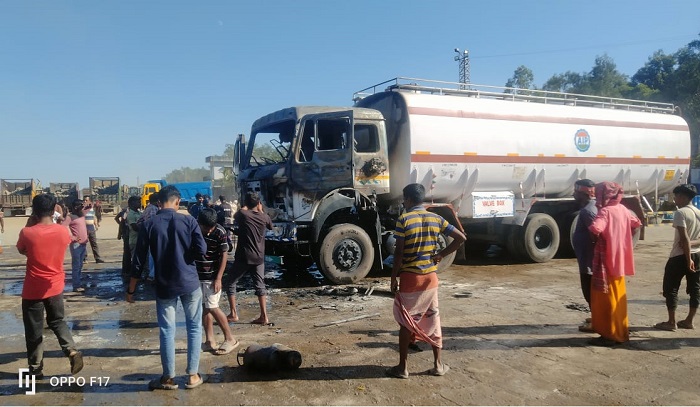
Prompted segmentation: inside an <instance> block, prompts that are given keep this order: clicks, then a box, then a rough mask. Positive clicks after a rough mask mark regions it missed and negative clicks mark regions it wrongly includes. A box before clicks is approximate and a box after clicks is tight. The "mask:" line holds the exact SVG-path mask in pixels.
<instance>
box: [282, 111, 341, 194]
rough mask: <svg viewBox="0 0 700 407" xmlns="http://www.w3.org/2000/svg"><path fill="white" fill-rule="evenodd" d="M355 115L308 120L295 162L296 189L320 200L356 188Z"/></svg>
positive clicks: (327, 115) (328, 115)
mask: <svg viewBox="0 0 700 407" xmlns="http://www.w3.org/2000/svg"><path fill="white" fill-rule="evenodd" d="M352 128H353V114H352V111H344V112H333V113H322V114H314V115H308V116H305V117H304V118H303V119H302V121H301V125H300V129H299V134H300V137H298V138H297V146H296V148H295V150H294V154H295V159H294V160H292V171H291V173H292V176H291V178H292V182H293V183H294V185H295V189H298V190H299V191H305V192H307V193H312V195H313V196H315V197H319V196H322V195H325V194H326V193H327V192H329V191H332V190H334V189H337V188H342V187H352V185H353V176H352V146H353V139H352Z"/></svg>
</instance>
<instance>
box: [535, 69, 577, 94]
mask: <svg viewBox="0 0 700 407" xmlns="http://www.w3.org/2000/svg"><path fill="white" fill-rule="evenodd" d="M582 81H583V76H582V75H581V74H579V73H576V72H571V71H567V72H566V73H563V74H556V75H552V77H551V78H549V79H547V82H545V83H544V85H542V90H547V91H550V92H568V93H575V92H574V90H575V89H578V88H580V87H581V82H582Z"/></svg>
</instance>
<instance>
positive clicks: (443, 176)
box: [235, 78, 690, 283]
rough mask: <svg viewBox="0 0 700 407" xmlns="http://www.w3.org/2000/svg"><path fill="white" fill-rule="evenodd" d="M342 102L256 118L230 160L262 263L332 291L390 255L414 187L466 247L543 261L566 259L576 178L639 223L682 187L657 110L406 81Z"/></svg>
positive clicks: (683, 166) (668, 120) (681, 161)
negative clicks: (317, 279) (259, 212)
mask: <svg viewBox="0 0 700 407" xmlns="http://www.w3.org/2000/svg"><path fill="white" fill-rule="evenodd" d="M386 86H388V87H387V88H386V90H383V91H380V92H374V91H375V90H377V89H379V88H380V87H386ZM354 99H355V101H356V105H355V107H352V108H330V107H293V108H288V109H283V110H280V111H278V112H275V113H272V114H269V115H267V116H264V117H262V118H260V119H258V120H257V121H256V122H255V123H254V124H253V127H252V130H251V139H250V142H249V143H248V145H247V148H245V147H246V146H244V144H245V143H244V140H243V139H242V138H239V140H238V142H237V144H238V145H239V148H238V149H237V151H241V153H240V154H237V156H236V159H235V161H236V162H235V165H237V166H238V170H239V174H238V182H239V184H240V191H242V193H245V192H246V191H250V190H253V191H257V192H259V193H260V194H261V198H262V200H263V203H264V204H265V206H266V209H267V212H268V214H270V216H271V218H272V220H273V224H274V226H275V227H274V230H273V231H271V232H270V233H269V234H268V236H267V237H266V238H267V243H268V244H267V245H266V247H267V250H268V252H269V254H271V255H280V256H285V258H286V263H287V265H288V266H293V265H297V266H299V267H305V266H308V265H309V264H310V263H311V262H312V261H316V263H317V266H318V268H319V270H320V271H321V272H322V273H323V274H324V275H325V276H326V277H327V278H328V279H329V280H331V281H332V282H334V283H348V282H354V281H357V280H358V279H361V278H363V277H364V276H365V275H367V273H368V272H369V271H370V270H371V269H372V268H373V267H374V268H378V267H381V265H382V260H383V258H384V257H386V256H388V255H389V254H391V253H392V250H393V228H394V225H395V223H396V218H397V216H398V215H399V214H400V212H401V210H402V208H401V201H402V199H401V191H402V189H403V187H404V186H405V185H407V184H409V183H413V182H418V183H421V184H423V185H424V186H425V187H426V191H427V197H426V198H427V202H426V205H425V206H426V208H427V209H428V210H430V211H434V212H436V213H439V214H440V215H442V216H443V217H444V218H445V219H447V220H448V221H449V222H450V223H452V224H454V225H455V226H457V227H458V228H460V229H461V230H464V231H465V232H466V234H467V239H468V241H467V245H468V246H469V245H479V244H498V245H501V246H504V247H506V248H507V249H508V250H509V252H510V253H511V254H512V255H513V256H515V257H521V258H525V259H529V260H531V261H537V262H546V261H548V260H550V259H551V258H552V257H553V256H554V255H555V254H556V253H557V251H558V250H559V249H560V247H561V248H562V249H570V243H569V242H570V233H571V230H572V228H573V225H575V219H576V214H577V210H578V208H577V207H576V204H575V202H574V201H573V199H572V198H571V196H572V193H573V184H574V182H575V181H576V180H578V179H583V178H589V179H591V180H593V181H595V182H600V181H615V182H617V183H619V184H620V185H622V186H623V188H624V189H625V192H626V193H627V194H628V195H627V196H626V198H625V199H624V200H623V203H624V204H625V205H626V206H627V207H628V208H630V210H632V211H634V212H635V213H636V214H637V215H638V216H640V217H642V218H643V217H644V210H643V209H642V204H641V202H642V201H643V200H645V199H644V198H643V197H644V196H645V195H653V196H654V197H655V198H656V199H657V200H658V196H659V195H662V194H666V193H668V192H670V191H671V190H672V189H673V187H674V186H676V185H678V184H680V183H683V182H685V180H686V178H687V176H688V171H689V161H690V157H689V156H690V135H689V131H688V125H687V124H686V123H685V121H684V120H683V119H682V118H681V117H680V116H676V115H674V114H673V113H674V107H673V105H670V104H662V103H653V102H645V101H633V100H626V99H610V98H602V97H593V96H585V95H572V94H565V93H556V92H543V91H532V90H523V89H512V88H495V87H478V86H475V85H471V84H470V85H465V84H453V83H447V82H435V81H425V80H419V79H410V78H408V79H405V78H396V79H393V80H391V81H387V82H384V83H381V84H379V85H375V86H373V87H370V88H367V89H365V90H363V91H360V92H357V93H356V94H355V97H354ZM270 144H271V145H272V147H274V149H273V148H270ZM262 146H266V147H262ZM274 150H276V151H274ZM642 238H643V233H642ZM442 244H446V242H444V241H443V242H442ZM453 260H454V255H453V256H451V257H450V258H449V259H445V260H444V261H443V262H441V263H440V267H441V269H444V268H446V267H449V265H450V264H451V263H452V261H453Z"/></svg>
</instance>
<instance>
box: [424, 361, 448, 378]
mask: <svg viewBox="0 0 700 407" xmlns="http://www.w3.org/2000/svg"><path fill="white" fill-rule="evenodd" d="M449 371H450V367H449V366H447V365H446V364H444V363H443V364H442V367H441V368H439V369H438V368H437V367H434V368H432V369H430V370H429V371H428V372H429V373H430V374H431V375H433V376H444V375H445V374H446V373H447V372H449Z"/></svg>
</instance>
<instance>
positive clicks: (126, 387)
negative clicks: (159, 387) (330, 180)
mask: <svg viewBox="0 0 700 407" xmlns="http://www.w3.org/2000/svg"><path fill="white" fill-rule="evenodd" d="M25 220H26V218H7V219H6V231H5V234H4V235H3V245H4V249H5V251H4V253H3V254H0V272H1V273H0V285H1V286H2V293H1V294H0V325H1V326H2V328H1V329H0V366H1V367H0V395H2V398H0V400H1V401H2V404H3V405H79V404H87V405H134V404H138V405H166V404H167V405H170V404H174V405H470V404H480V405H618V404H623V405H700V385H699V384H698V379H697V377H698V366H700V352H698V347H699V346H700V339H699V338H698V331H697V330H679V331H677V332H664V331H658V330H655V329H654V328H652V326H653V324H654V323H656V322H659V321H662V320H664V318H665V317H666V311H665V306H664V302H663V298H662V296H661V294H660V291H661V279H662V275H663V266H664V263H665V261H666V258H667V256H668V253H669V250H670V241H671V240H672V237H673V229H672V228H671V227H670V226H669V225H667V224H664V225H659V226H654V227H650V228H649V229H648V230H647V240H645V241H642V242H640V243H639V245H638V246H637V250H636V263H637V275H636V276H634V277H631V278H628V279H627V290H628V298H629V314H630V323H631V341H630V342H629V343H628V344H625V345H622V346H618V347H615V348H598V347H592V346H590V345H588V343H587V341H588V340H589V339H591V338H593V337H594V335H592V334H583V333H580V332H578V330H577V326H578V325H579V324H580V323H581V322H582V320H583V319H584V318H585V317H586V315H587V314H586V306H585V302H584V301H583V299H582V297H581V294H580V288H579V282H578V275H577V268H576V265H575V260H573V259H555V260H553V261H551V262H549V263H547V264H513V263H511V262H509V260H508V259H507V257H506V256H504V255H503V254H502V255H501V257H494V258H486V257H484V256H473V257H471V258H469V259H468V260H467V261H466V263H465V264H460V265H454V266H453V267H451V268H450V269H449V270H447V271H446V272H444V273H442V274H441V275H440V280H441V288H440V310H441V315H442V322H443V335H444V359H445V362H446V363H448V364H449V365H450V367H451V370H450V372H449V373H448V375H446V376H444V377H433V376H430V375H428V374H427V371H428V369H429V368H430V367H431V366H432V363H431V361H432V354H431V352H430V351H429V347H428V346H427V345H425V344H421V346H422V348H423V349H424V351H422V352H412V353H411V354H410V355H409V371H410V374H411V377H410V378H409V379H408V380H401V379H392V378H387V377H385V374H384V371H385V369H386V368H387V367H390V366H392V365H394V364H395V363H396V362H397V359H398V346H397V343H398V337H397V333H398V329H397V325H396V323H395V322H394V319H393V316H392V298H391V295H390V293H389V292H388V288H389V275H388V274H387V273H383V274H377V275H372V276H370V277H369V278H367V279H365V280H364V281H363V282H362V283H361V284H357V285H354V286H352V287H354V288H356V289H357V293H356V294H353V295H347V294H349V293H350V291H349V290H347V289H348V288H349V287H343V288H344V290H342V291H340V292H335V293H333V292H330V291H331V290H329V289H324V288H323V284H324V282H323V281H322V280H321V279H320V278H319V275H318V273H301V274H290V273H281V270H280V269H278V268H276V267H275V266H274V265H268V266H269V267H268V275H267V276H266V277H267V278H266V282H267V284H268V285H269V287H270V289H271V294H270V298H269V313H270V316H271V319H272V321H273V322H274V325H273V326H264V327H263V326H259V325H251V324H247V323H236V324H234V325H232V327H233V332H234V335H236V336H237V338H238V339H239V340H240V341H241V343H242V348H245V347H246V346H248V345H250V344H252V343H258V344H262V345H270V344H272V343H282V344H285V345H288V346H290V347H292V348H293V349H296V350H299V351H300V352H301V353H302V355H303V364H302V366H301V368H300V369H299V370H297V371H295V372H290V373H280V374H272V375H264V374H258V373H251V372H248V371H246V369H245V368H242V367H239V366H238V363H237V362H236V355H235V354H230V355H226V356H215V355H212V354H208V353H203V354H202V359H201V364H200V372H201V373H202V374H203V375H204V377H205V379H206V382H205V384H204V385H202V386H200V387H199V388H197V389H194V390H184V388H183V387H184V386H183V384H184V369H185V353H184V352H185V330H184V318H183V316H182V315H181V314H180V315H179V319H178V321H179V323H178V333H177V346H178V354H177V371H178V374H179V375H180V376H179V377H178V381H179V382H180V385H181V389H180V390H176V391H149V390H148V389H147V383H148V381H149V380H151V379H153V378H156V377H158V376H159V375H160V373H161V367H160V358H159V354H158V329H157V325H156V322H155V319H156V318H155V305H154V301H153V293H152V287H150V286H143V285H142V286H140V287H139V291H138V294H137V296H136V297H137V301H138V302H137V303H135V304H128V303H125V302H124V301H123V293H122V287H121V282H120V277H119V267H120V263H119V262H120V249H121V241H118V240H116V238H115V237H116V227H115V226H116V225H114V224H113V222H112V221H111V219H110V220H108V221H106V222H104V227H103V228H102V229H100V231H99V232H98V238H99V242H100V247H101V250H102V253H103V257H104V258H105V259H106V260H107V263H105V264H99V265H96V264H95V263H94V262H93V259H92V255H90V262H89V263H88V264H87V272H86V274H87V276H88V280H87V282H88V283H89V284H90V288H88V289H87V291H86V292H85V293H84V294H73V293H72V292H66V313H67V320H68V322H69V325H70V326H71V327H72V330H73V334H74V338H75V341H76V343H77V344H78V346H79V347H80V348H81V349H82V350H83V352H84V353H85V356H86V357H85V362H86V366H85V368H84V369H83V371H82V372H80V373H79V375H78V376H79V377H82V378H84V379H85V385H83V386H78V385H75V384H74V385H72V386H68V385H63V386H61V385H58V386H54V385H51V381H53V382H54V383H56V382H59V381H60V380H61V378H63V379H64V380H65V379H67V378H68V377H69V375H68V371H69V367H68V361H67V359H66V358H64V357H62V354H61V352H60V348H59V346H58V343H57V341H56V339H55V337H54V336H53V333H52V332H51V331H49V330H47V331H46V335H45V349H46V352H45V358H46V360H45V364H46V365H45V369H44V372H45V375H46V379H45V380H43V381H41V382H38V383H37V386H36V394H35V395H26V394H25V391H26V389H20V388H19V386H18V369H19V368H23V367H26V349H25V345H24V336H23V326H22V322H21V307H20V297H19V294H20V292H21V286H22V278H23V258H22V256H20V255H19V254H17V252H16V250H15V248H14V243H15V240H16V234H17V233H18V230H19V228H20V227H21V225H22V223H23V222H24V221H25ZM69 261H70V255H67V256H66V263H65V266H66V268H67V269H69V268H70V266H69ZM69 275H70V273H69ZM248 284H249V282H244V284H243V286H242V287H241V289H243V290H246V289H247V288H248ZM370 287H375V288H374V290H373V292H372V294H371V295H364V293H365V292H366V291H367V290H368V289H369V288H370ZM687 302H688V297H687V295H685V293H683V294H682V295H681V306H680V308H679V313H681V314H684V313H685V312H687ZM239 303H240V305H239V311H240V314H241V317H242V320H243V321H248V320H252V319H253V318H255V317H257V313H258V308H257V300H256V298H255V296H254V295H253V293H252V291H249V290H246V291H244V292H243V293H241V294H240V297H239ZM221 306H222V309H224V310H225V311H228V305H227V303H226V302H225V300H223V299H222V303H221ZM372 314H379V315H377V316H372V317H368V318H363V319H358V320H355V321H349V322H343V323H338V324H331V325H328V326H322V327H319V326H316V325H325V324H328V323H332V322H334V321H341V320H345V319H348V318H352V317H357V316H367V315H372ZM217 337H218V339H219V341H221V340H223V337H222V335H221V334H220V333H217ZM242 348H241V349H242ZM52 377H53V378H54V379H51V378H52ZM100 378H101V379H100ZM106 378H108V380H109V382H108V383H107V384H106V385H102V386H100V385H99V382H100V381H101V382H102V383H103V384H104V383H105V381H106V380H107V379H106ZM91 379H92V381H93V384H92V385H91V384H90V380H91Z"/></svg>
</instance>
